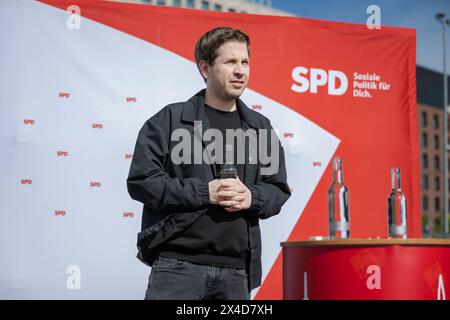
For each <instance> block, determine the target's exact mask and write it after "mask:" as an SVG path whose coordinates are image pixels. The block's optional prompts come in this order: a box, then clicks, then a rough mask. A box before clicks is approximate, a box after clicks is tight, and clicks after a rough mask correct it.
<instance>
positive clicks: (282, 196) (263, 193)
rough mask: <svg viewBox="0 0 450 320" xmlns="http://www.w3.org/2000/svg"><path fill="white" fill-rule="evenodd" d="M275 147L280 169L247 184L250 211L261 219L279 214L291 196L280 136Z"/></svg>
mask: <svg viewBox="0 0 450 320" xmlns="http://www.w3.org/2000/svg"><path fill="white" fill-rule="evenodd" d="M269 127H270V130H269V132H271V133H272V134H275V132H274V131H272V130H273V128H272V126H271V125H269ZM269 145H270V144H269ZM273 147H277V148H278V155H279V160H278V163H279V166H278V170H276V172H275V173H274V174H273V175H261V181H259V182H258V183H256V184H255V185H251V186H247V187H248V188H249V190H250V192H251V193H252V203H251V205H250V208H249V209H248V210H249V213H250V214H252V215H255V216H257V217H258V218H260V219H267V218H270V217H272V216H274V215H276V214H278V213H279V212H280V210H281V207H282V206H283V204H284V203H285V202H286V201H287V200H288V199H289V197H290V196H291V189H290V187H289V185H288V183H287V174H286V163H285V157H284V149H283V147H282V145H281V143H280V141H279V140H278V138H277V139H276V143H275V144H274V146H273ZM273 147H272V148H273ZM260 169H261V168H260Z"/></svg>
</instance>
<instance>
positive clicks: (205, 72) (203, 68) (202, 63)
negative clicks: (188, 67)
mask: <svg viewBox="0 0 450 320" xmlns="http://www.w3.org/2000/svg"><path fill="white" fill-rule="evenodd" d="M198 65H199V67H200V72H201V73H202V75H203V78H205V79H208V64H207V63H206V61H205V60H200V62H199V63H198Z"/></svg>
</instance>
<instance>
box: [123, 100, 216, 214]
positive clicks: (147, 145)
mask: <svg viewBox="0 0 450 320" xmlns="http://www.w3.org/2000/svg"><path fill="white" fill-rule="evenodd" d="M166 112H167V111H166ZM169 128H170V118H169V117H168V116H167V114H165V112H164V109H163V110H162V111H161V112H159V113H158V114H156V115H155V116H153V117H152V118H150V119H149V120H147V122H146V123H145V124H144V125H143V127H142V128H141V130H140V131H139V135H138V138H137V141H136V146H135V149H134V154H133V160H132V162H131V166H130V171H129V174H128V179H127V188H128V193H129V194H130V196H131V198H133V199H134V200H137V201H139V202H142V203H143V204H144V205H146V206H148V207H149V208H150V209H151V210H155V211H167V212H169V213H175V212H190V211H196V210H199V209H200V208H201V207H204V206H206V205H209V204H210V200H209V189H208V183H207V182H206V181H203V180H201V179H199V178H186V179H180V178H176V177H175V178H171V177H170V176H169V175H168V173H166V172H165V171H164V167H165V163H166V161H168V159H169V157H170V154H169V142H170V129H169Z"/></svg>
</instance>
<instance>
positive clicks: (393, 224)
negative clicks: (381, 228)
mask: <svg viewBox="0 0 450 320" xmlns="http://www.w3.org/2000/svg"><path fill="white" fill-rule="evenodd" d="M391 183H392V191H391V193H390V194H389V197H388V225H389V237H390V238H402V239H406V238H407V227H406V198H405V195H404V194H403V193H402V189H401V185H400V168H392V169H391Z"/></svg>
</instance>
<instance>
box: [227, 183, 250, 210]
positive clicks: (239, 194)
mask: <svg viewBox="0 0 450 320" xmlns="http://www.w3.org/2000/svg"><path fill="white" fill-rule="evenodd" d="M221 182H222V186H221V187H220V191H219V205H220V206H222V207H224V208H225V210H226V211H228V212H236V211H240V210H245V209H248V208H250V205H251V204H252V193H251V191H250V190H249V189H248V188H247V186H246V185H245V184H243V183H242V182H241V180H239V178H236V179H232V178H231V179H222V180H221Z"/></svg>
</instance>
